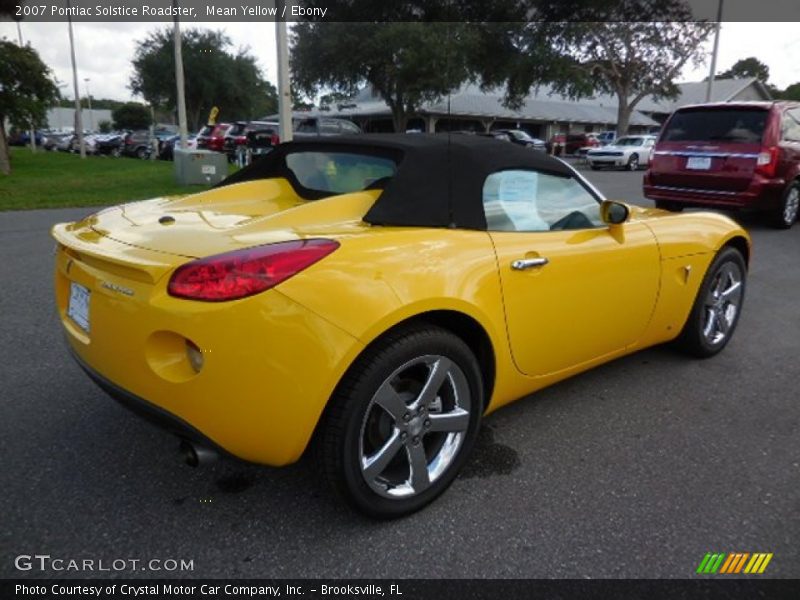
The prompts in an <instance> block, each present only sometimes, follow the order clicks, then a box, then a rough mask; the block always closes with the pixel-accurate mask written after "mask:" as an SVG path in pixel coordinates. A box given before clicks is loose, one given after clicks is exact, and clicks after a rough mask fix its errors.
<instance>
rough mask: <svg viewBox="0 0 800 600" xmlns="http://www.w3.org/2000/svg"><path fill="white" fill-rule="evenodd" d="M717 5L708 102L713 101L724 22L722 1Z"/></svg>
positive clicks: (707, 90) (707, 94)
mask: <svg viewBox="0 0 800 600" xmlns="http://www.w3.org/2000/svg"><path fill="white" fill-rule="evenodd" d="M723 1H724V0H719V5H718V6H717V27H716V30H715V31H714V51H713V52H712V53H711V70H710V72H709V73H708V86H707V87H706V102H711V93H712V92H713V91H714V76H715V75H716V74H717V51H718V50H719V30H720V25H721V23H722V3H723Z"/></svg>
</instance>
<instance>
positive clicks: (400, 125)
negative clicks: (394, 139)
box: [392, 103, 408, 133]
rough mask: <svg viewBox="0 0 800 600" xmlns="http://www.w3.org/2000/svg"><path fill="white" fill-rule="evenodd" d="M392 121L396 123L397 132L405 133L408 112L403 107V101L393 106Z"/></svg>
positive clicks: (395, 130) (395, 129)
mask: <svg viewBox="0 0 800 600" xmlns="http://www.w3.org/2000/svg"><path fill="white" fill-rule="evenodd" d="M392 123H393V125H394V132H395V133H405V132H406V126H407V125H408V114H406V111H405V110H404V108H403V105H402V103H398V104H397V106H395V107H394V108H392Z"/></svg>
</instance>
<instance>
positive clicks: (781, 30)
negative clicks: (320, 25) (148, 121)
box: [0, 21, 800, 100]
mask: <svg viewBox="0 0 800 600" xmlns="http://www.w3.org/2000/svg"><path fill="white" fill-rule="evenodd" d="M158 26H159V25H158V24H154V23H74V24H73V27H74V32H75V46H76V50H75V52H76V60H77V63H78V72H79V74H78V77H79V86H80V94H81V95H82V96H84V95H85V94H86V89H85V86H86V85H87V84H86V82H85V81H84V80H85V79H86V78H88V79H89V82H88V85H89V88H90V91H91V94H92V97H94V98H113V99H117V100H128V99H131V98H132V95H131V92H130V90H129V89H128V82H129V80H130V77H131V64H130V63H131V59H132V57H133V53H134V48H135V46H136V41H137V40H141V39H143V38H144V37H145V36H146V35H147V32H148V31H151V30H153V29H155V28H157V27H158ZM161 26H162V27H165V26H167V24H166V23H165V24H163V25H161ZM196 26H198V27H207V28H210V29H222V30H224V31H225V32H226V33H227V34H228V36H229V37H230V38H231V40H232V41H233V45H234V46H235V47H237V48H239V47H248V48H250V51H251V53H252V54H253V55H254V56H255V57H256V59H257V60H258V63H259V65H260V67H261V69H262V71H263V72H264V74H265V75H266V77H267V79H269V80H270V81H272V82H273V83H275V82H276V79H277V78H276V56H275V25H274V23H200V24H197V25H196ZM22 35H23V37H24V39H25V40H26V41H29V42H30V43H31V44H32V45H33V47H34V48H36V50H38V52H39V54H40V55H41V57H42V59H43V60H44V62H45V63H47V64H48V65H49V66H50V67H51V68H52V69H53V72H54V73H55V75H56V77H57V78H58V79H59V81H61V82H63V83H66V84H67V85H66V86H65V87H63V88H62V94H64V96H66V97H69V98H73V97H74V94H73V87H72V72H71V66H70V58H69V37H68V34H67V24H66V23H25V22H23V23H22ZM0 37H6V38H9V39H12V40H16V39H17V29H16V24H15V23H12V22H8V21H4V22H0ZM708 48H709V51H710V44H709V45H708ZM748 56H755V57H757V58H758V59H759V60H761V61H762V62H764V63H765V64H766V65H767V66H769V68H770V83H772V84H773V85H776V86H777V87H779V88H785V87H786V86H788V85H790V84H792V83H795V82H797V81H800V27H799V26H798V23H723V25H722V34H721V36H720V46H719V58H718V61H717V70H718V71H723V70H725V69H727V68H729V67H730V66H731V65H733V63H735V62H736V61H737V60H739V59H740V58H747V57H748ZM709 61H710V58H709ZM709 61H706V63H705V66H703V67H700V68H687V69H686V70H685V71H684V73H683V76H682V80H683V81H697V80H701V79H703V78H704V77H705V76H706V75H707V74H708V65H709ZM139 100H141V99H139Z"/></svg>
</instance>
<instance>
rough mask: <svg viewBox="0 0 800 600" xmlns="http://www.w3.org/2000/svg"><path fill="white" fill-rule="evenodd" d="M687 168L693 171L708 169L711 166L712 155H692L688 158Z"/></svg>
mask: <svg viewBox="0 0 800 600" xmlns="http://www.w3.org/2000/svg"><path fill="white" fill-rule="evenodd" d="M686 168H687V169H691V170H693V171H708V170H709V169H710V168H711V157H710V156H690V157H689V158H688V159H687V160H686Z"/></svg>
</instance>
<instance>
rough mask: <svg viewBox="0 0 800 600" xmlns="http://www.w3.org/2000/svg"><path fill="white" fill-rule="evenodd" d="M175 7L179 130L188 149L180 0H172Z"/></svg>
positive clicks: (174, 32)
mask: <svg viewBox="0 0 800 600" xmlns="http://www.w3.org/2000/svg"><path fill="white" fill-rule="evenodd" d="M172 6H173V7H175V9H176V10H175V11H174V13H175V15H176V16H175V26H174V29H173V32H172V38H173V40H172V41H173V45H174V47H175V82H176V85H177V86H178V97H177V98H178V130H179V133H180V136H181V146H180V147H181V149H182V150H186V146H187V138H188V137H189V134H188V132H187V129H186V95H185V92H184V81H183V49H182V48H181V26H180V21H179V20H178V17H177V15H178V10H177V8H178V0H172Z"/></svg>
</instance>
